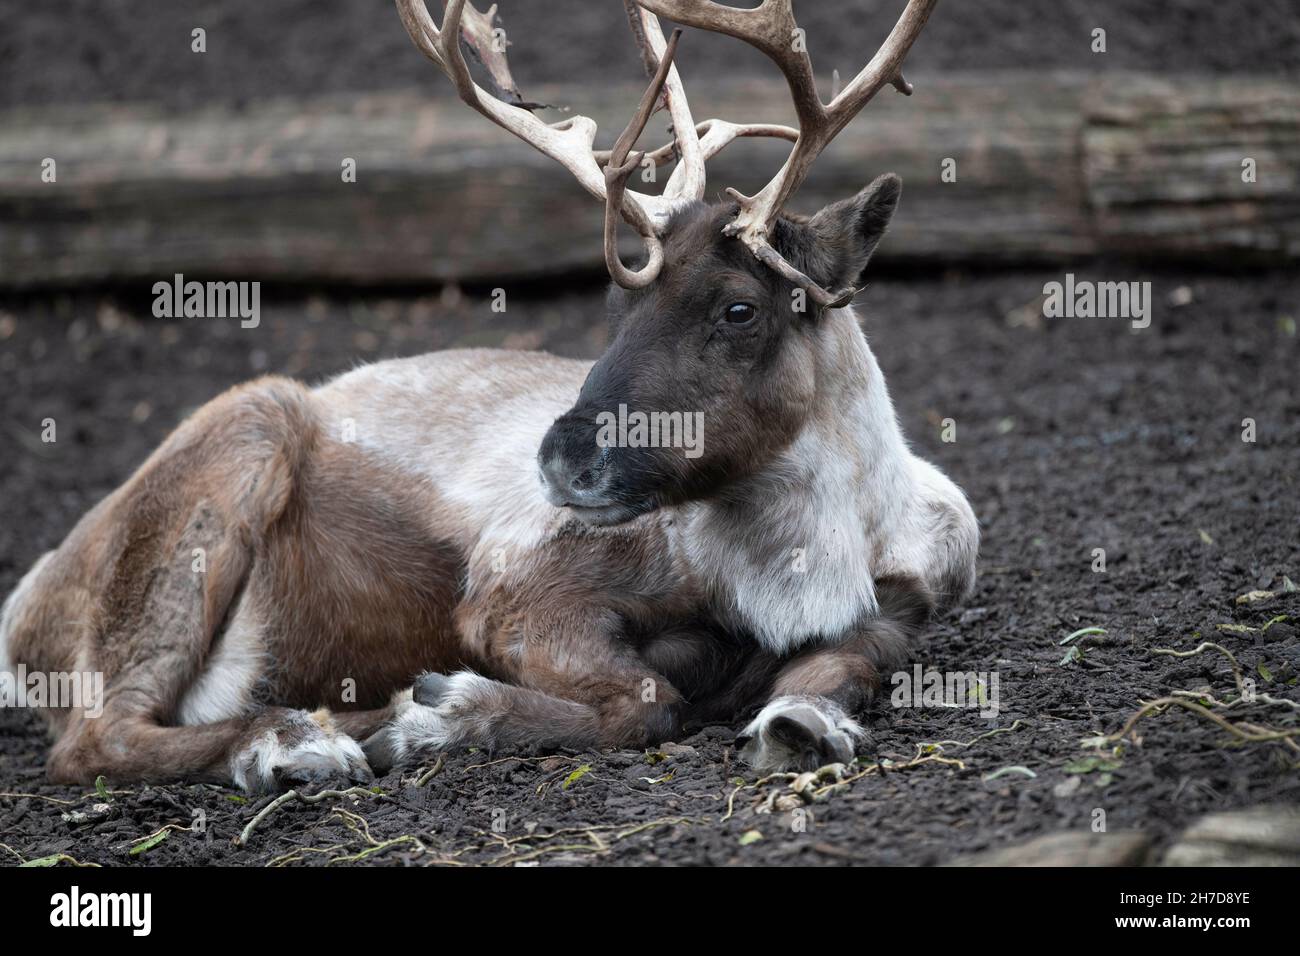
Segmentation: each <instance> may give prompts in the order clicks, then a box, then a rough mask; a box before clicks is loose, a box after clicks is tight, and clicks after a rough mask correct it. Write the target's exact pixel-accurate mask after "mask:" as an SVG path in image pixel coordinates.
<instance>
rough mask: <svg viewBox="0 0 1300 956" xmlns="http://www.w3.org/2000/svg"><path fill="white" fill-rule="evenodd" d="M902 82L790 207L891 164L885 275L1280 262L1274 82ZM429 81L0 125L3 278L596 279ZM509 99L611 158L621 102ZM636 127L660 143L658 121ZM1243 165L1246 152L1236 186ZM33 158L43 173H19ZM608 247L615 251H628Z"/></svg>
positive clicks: (575, 216) (745, 95)
mask: <svg viewBox="0 0 1300 956" xmlns="http://www.w3.org/2000/svg"><path fill="white" fill-rule="evenodd" d="M913 79H914V80H915V81H916V85H917V92H916V94H915V96H913V97H911V98H904V97H902V96H899V95H898V94H896V93H894V91H893V90H888V89H887V90H885V91H884V92H882V93H881V95H880V97H879V99H878V100H877V101H876V102H873V103H872V105H871V106H870V107H869V108H868V110H867V111H866V112H865V113H864V114H863V116H862V117H861V118H859V119H858V120H857V121H856V122H855V123H853V124H851V125H850V126H849V128H848V129H846V130H845V131H844V132H843V133H842V134H841V135H840V137H839V139H838V140H837V141H836V142H835V143H833V144H832V145H831V147H830V148H829V149H828V151H827V152H826V154H825V155H823V156H822V157H821V159H820V160H819V162H818V164H817V167H816V168H815V171H814V174H813V176H812V177H811V178H810V179H809V181H808V182H807V183H806V184H805V186H804V188H803V190H802V191H801V193H800V195H799V196H797V197H796V199H795V202H794V207H795V208H796V209H797V210H800V211H811V210H814V209H816V208H817V207H819V206H820V205H822V204H824V203H825V202H828V201H831V200H833V199H837V198H840V197H843V196H845V195H849V194H851V193H852V192H854V191H856V190H857V189H859V188H860V187H861V186H863V185H864V184H865V183H867V182H869V181H870V180H871V179H872V178H873V177H874V176H876V175H877V174H879V173H881V172H884V171H886V170H893V171H895V172H898V173H899V174H900V175H902V176H903V178H904V181H905V184H906V185H905V189H904V199H903V207H902V209H901V211H900V213H899V215H898V217H897V219H896V222H895V226H894V228H893V229H892V231H891V234H890V236H889V238H888V239H887V240H886V242H885V244H884V245H883V246H882V250H881V259H882V261H886V262H893V263H925V264H936V265H940V266H948V265H965V264H972V265H989V264H993V265H1023V264H1044V263H1066V262H1074V261H1077V260H1078V259H1079V258H1080V257H1086V256H1090V255H1094V254H1097V253H1102V252H1109V251H1113V252H1119V253H1124V254H1130V253H1140V254H1142V255H1146V256H1150V255H1155V256H1167V257H1177V258H1180V259H1184V260H1187V261H1194V262H1214V263H1222V262H1234V261H1251V262H1264V263H1272V264H1283V263H1291V262H1294V261H1295V260H1296V259H1297V258H1300V240H1298V239H1297V233H1296V229H1297V223H1300V217H1297V215H1296V211H1297V203H1298V202H1300V198H1298V197H1300V187H1298V186H1297V182H1298V181H1300V149H1298V148H1297V142H1298V137H1300V110H1297V109H1296V97H1297V94H1296V93H1295V92H1294V91H1292V90H1289V89H1286V88H1284V87H1283V86H1282V85H1281V84H1280V83H1277V82H1274V81H1270V80H1262V79H1261V80H1251V81H1244V80H1233V81H1209V80H1206V81H1195V82H1190V81H1189V82H1186V83H1180V84H1178V85H1176V86H1173V85H1163V84H1160V83H1157V82H1156V81H1153V80H1149V79H1145V78H1141V77H1136V78H1127V79H1117V80H1113V81H1106V82H1105V83H1103V84H1101V85H1097V84H1090V83H1089V82H1087V81H1085V80H1083V79H1081V78H1078V77H1070V76H1051V77H1046V76H1041V75H1032V76H1031V75H1024V74H1009V75H989V74H970V75H958V76H949V77H944V78H942V79H940V78H935V77H925V76H923V75H920V76H916V77H913ZM430 89H431V90H434V92H423V93H419V94H416V93H389V94H383V95H366V96H354V97H349V98H347V99H321V100H315V101H311V102H307V103H302V102H269V103H260V104H257V105H255V106H252V107H249V108H248V109H245V110H239V111H233V110H229V109H215V108H214V109H210V110H206V111H199V112H195V113H189V114H185V115H167V114H164V113H160V112H158V111H156V110H152V109H144V108H139V107H121V106H109V107H83V108H65V109H58V110H21V111H14V112H10V113H8V114H6V115H0V129H3V130H4V135H3V136H0V286H3V287H9V288H23V287H32V286H44V285H70V284H77V283H96V282H127V283H133V282H146V281H148V282H152V281H156V280H158V279H160V278H166V277H169V276H171V275H172V274H173V273H176V272H181V273H185V274H186V275H189V276H192V277H196V278H204V279H211V278H221V277H227V278H240V279H260V280H263V281H285V282H307V283H365V284H385V283H428V282H447V281H458V282H497V281H501V280H507V279H518V278H529V277H541V276H548V277H549V276H563V275H567V274H572V273H574V272H590V273H598V272H599V271H600V269H601V241H600V231H601V216H600V208H599V206H598V204H597V203H596V202H594V201H593V200H591V199H590V197H587V196H586V194H585V193H582V192H581V190H580V189H579V188H578V187H577V185H576V184H575V183H574V182H573V181H572V180H571V178H570V177H569V175H568V174H567V173H566V172H564V170H562V169H561V168H560V167H559V166H558V165H556V164H555V163H553V162H552V161H551V160H548V159H546V158H545V157H543V156H541V155H539V154H537V153H535V152H534V151H533V150H531V149H530V148H528V147H527V146H524V145H523V144H521V143H518V142H517V141H515V140H514V139H513V138H512V137H510V135H509V134H507V133H505V132H504V131H501V130H499V129H496V128H495V127H492V126H490V125H489V124H487V123H486V122H485V121H484V120H483V119H482V118H481V117H479V116H477V115H476V114H472V113H471V112H470V111H469V110H467V109H466V108H465V107H463V106H462V105H460V104H459V103H456V102H455V101H454V100H452V99H451V98H450V97H449V96H448V95H447V91H446V90H444V89H442V87H440V86H435V85H434V84H432V83H431V84H430ZM691 89H692V106H693V108H694V109H695V112H696V114H697V115H698V116H700V117H705V116H712V115H722V116H726V117H728V118H737V119H746V120H755V121H759V120H763V121H774V122H789V121H791V120H792V116H791V110H790V108H789V103H788V94H787V92H786V90H785V88H784V85H783V83H782V82H781V81H780V80H772V81H764V82H746V83H742V84H735V85H728V86H721V87H710V86H708V85H707V84H704V85H701V84H699V83H698V82H694V83H692V87H691ZM528 92H529V94H530V96H533V97H535V98H537V99H540V100H544V101H545V102H550V103H570V104H574V107H575V109H577V110H580V111H582V112H586V113H589V115H592V116H593V117H594V118H595V119H596V120H597V121H598V122H599V123H600V125H601V129H602V131H603V135H602V136H601V137H600V138H599V140H598V142H600V143H601V144H602V145H608V143H609V140H610V139H611V138H612V136H613V135H614V133H616V132H617V131H618V130H619V129H621V128H622V126H623V125H624V123H625V122H626V117H627V115H628V112H629V111H630V109H631V108H632V105H633V104H634V103H635V101H636V99H637V97H638V96H639V93H640V87H639V85H637V84H629V85H626V86H623V85H614V86H610V87H607V88H602V89H592V88H586V87H583V88H574V87H558V88H554V89H538V90H529V91H528ZM560 115H562V114H559V113H554V114H551V115H550V118H557V117H558V116H560ZM651 131H652V132H654V133H656V134H658V136H659V137H660V138H662V136H663V122H662V120H660V119H658V118H657V119H656V120H655V121H654V122H653V123H652V127H651ZM650 136H651V132H648V133H647V137H646V138H647V141H648V140H649V139H650ZM659 141H660V140H659V139H656V141H655V145H657V144H658V142H659ZM643 145H650V144H649V142H647V143H643ZM785 148H786V144H782V143H774V142H764V141H757V140H749V141H741V142H738V143H736V144H733V145H732V146H731V147H729V148H728V149H727V150H726V151H725V152H724V153H722V154H721V155H720V156H719V157H717V158H716V159H715V160H714V161H713V163H711V166H710V184H711V190H713V191H715V192H721V190H722V188H723V187H724V186H736V187H737V188H740V189H742V190H752V189H755V188H757V187H758V186H761V185H762V183H763V182H764V181H766V179H767V178H768V177H769V176H770V175H771V174H772V172H773V171H774V170H775V169H776V167H777V166H778V165H779V163H780V161H781V159H782V158H783V155H784V150H785ZM1246 155H1249V156H1253V157H1254V158H1255V159H1256V160H1257V163H1258V180H1257V182H1256V183H1254V184H1249V185H1248V184H1244V183H1241V181H1240V171H1241V168H1240V158H1241V157H1242V156H1246ZM47 157H48V158H51V159H53V160H55V162H56V164H57V165H56V174H57V179H56V181H55V182H44V181H42V177H41V173H42V161H43V160H44V159H45V158H47ZM345 159H352V160H355V162H356V169H357V172H356V181H355V182H344V178H343V176H342V164H343V162H344V160H345ZM945 159H953V160H955V161H956V172H957V179H956V182H944V181H943V180H942V178H941V171H942V164H943V162H944V160H945ZM666 175H667V170H666V169H663V170H660V177H661V178H662V177H664V176H666ZM635 185H638V184H636V183H635V182H634V186H635ZM625 239H626V240H627V252H628V254H629V255H631V254H632V253H633V252H635V250H636V249H637V246H638V244H637V243H636V242H635V240H634V237H632V236H630V235H629V236H627V237H625Z"/></svg>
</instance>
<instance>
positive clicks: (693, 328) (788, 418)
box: [397, 0, 937, 524]
mask: <svg viewBox="0 0 1300 956" xmlns="http://www.w3.org/2000/svg"><path fill="white" fill-rule="evenodd" d="M791 2H792V0H764V2H762V3H761V4H760V5H759V6H757V7H754V8H750V9H741V8H737V7H729V6H725V5H723V4H720V3H717V2H714V0H625V6H626V8H627V11H628V15H629V20H630V23H631V25H632V28H633V33H634V35H635V37H636V39H637V41H638V43H639V44H640V46H641V50H642V55H643V58H644V60H645V62H646V65H647V69H648V70H650V71H652V73H653V77H652V79H651V82H650V84H649V86H648V87H647V89H646V91H645V95H644V96H643V97H642V99H641V102H640V105H639V106H638V108H637V111H636V114H635V115H634V116H633V118H632V120H631V122H629V124H628V126H627V128H626V129H625V130H624V131H623V133H622V134H621V135H620V136H619V137H618V140H617V141H616V143H615V145H614V148H613V149H611V150H608V151H597V150H595V149H593V142H594V138H595V132H596V129H595V124H594V123H592V121H591V120H589V119H587V118H586V117H583V116H574V117H570V118H568V119H565V120H563V121H561V122H559V123H555V124H551V125H548V124H546V123H544V122H542V121H541V120H539V119H538V118H537V117H535V116H534V115H533V113H532V112H531V109H532V107H531V106H530V105H529V104H525V103H523V102H522V97H520V96H519V92H518V89H517V88H516V87H515V85H514V81H513V79H512V78H511V76H510V71H509V68H508V67H507V65H506V62H505V54H504V52H503V51H502V50H500V49H496V48H495V47H494V46H493V45H492V44H491V42H490V40H491V36H492V21H493V16H494V14H495V9H496V8H495V6H493V7H492V8H490V9H489V10H488V12H487V13H486V14H480V13H478V11H476V10H474V8H473V7H472V6H470V5H469V4H468V3H467V2H466V0H448V2H447V3H446V13H445V16H444V18H443V24H442V26H441V28H439V27H437V26H436V25H435V24H434V23H433V21H432V19H431V18H430V17H429V14H428V11H427V9H426V8H425V6H424V0H397V6H398V10H399V12H400V13H401V16H402V20H403V23H404V24H405V26H406V28H407V31H408V33H410V35H411V37H412V39H413V40H414V41H415V43H416V45H417V46H418V47H419V48H420V49H421V50H422V51H423V52H424V53H425V54H426V55H427V56H428V57H429V58H430V59H432V60H433V61H434V62H435V63H437V64H438V66H439V67H440V68H441V69H442V70H443V71H444V72H446V73H447V75H448V76H449V77H451V79H452V81H453V82H454V83H455V84H456V88H457V91H458V92H459V94H460V96H461V98H462V99H463V100H464V101H465V102H466V103H467V104H469V105H470V106H471V107H473V108H474V109H476V110H478V111H479V112H480V113H482V114H483V115H485V116H487V117H488V118H489V119H491V120H492V121H493V122H495V123H497V124H498V125H500V126H502V127H504V128H505V129H507V130H509V131H510V132H512V133H514V134H515V135H516V136H519V137H520V138H521V139H523V140H525V141H526V142H528V143H530V144H532V145H533V146H535V147H536V148H538V149H539V150H541V151H542V152H543V153H545V154H546V155H548V156H551V157H552V158H554V159H556V160H558V161H559V162H560V163H561V164H563V165H564V166H565V167H566V168H568V169H569V170H570V171H571V172H572V173H573V174H574V176H575V177H576V178H577V179H578V181H579V183H581V184H582V186H583V187H584V188H586V189H587V190H588V192H590V193H592V195H594V196H596V197H597V198H599V199H601V200H603V201H604V203H605V261H606V265H607V266H608V268H609V272H610V275H611V277H612V278H613V280H614V283H615V285H614V287H613V288H612V289H611V293H610V296H609V314H610V319H611V341H610V345H609V347H608V349H607V350H606V352H605V354H604V355H603V356H602V357H601V358H600V360H599V361H597V362H596V364H595V366H594V367H593V368H592V370H591V373H590V375H589V376H588V378H587V381H586V383H585V384H584V385H583V388H582V391H581V393H580V395H579V397H578V401H577V403H576V404H575V405H574V407H573V408H572V409H571V410H570V411H569V412H567V413H566V414H565V415H563V416H562V417H560V418H559V419H558V420H557V421H556V422H555V424H554V425H552V427H551V429H550V430H549V432H548V433H547V435H546V437H545V439H544V440H543V442H542V446H541V449H540V451H539V454H538V462H539V466H540V470H541V480H542V483H543V486H544V488H545V491H546V494H547V497H548V498H549V499H550V500H551V502H552V503H553V504H555V505H557V506H563V507H568V508H572V509H573V510H574V512H575V514H577V515H578V516H579V517H580V518H582V519H583V520H584V521H586V522H588V523H591V524H615V523H619V522H622V521H627V520H630V519H632V518H634V517H636V516H637V515H639V514H643V513H645V512H647V511H651V510H653V509H655V508H658V507H663V506H666V505H671V504H678V503H681V502H685V501H690V500H694V499H699V498H703V497H708V496H710V495H711V494H713V493H715V492H716V491H717V490H718V489H720V488H721V487H723V486H725V485H726V484H727V483H729V482H731V481H734V480H735V479H737V478H739V477H743V476H745V475H746V474H749V473H751V472H753V471H754V470H756V469H757V468H760V467H761V466H762V465H763V464H764V463H765V462H767V461H770V460H771V458H772V457H773V456H774V455H775V454H776V453H777V452H779V451H780V450H781V449H783V448H785V447H786V446H787V445H788V444H789V443H790V442H791V441H792V440H793V439H794V438H795V436H796V435H797V434H798V433H799V431H800V429H801V428H802V426H803V424H804V422H805V421H806V419H807V417H808V416H809V414H810V413H811V410H812V407H813V400H814V396H815V394H816V391H817V389H818V385H819V383H818V380H817V365H816V362H815V355H816V353H817V350H818V345H819V343H818V339H819V336H822V335H823V334H825V328H824V327H825V325H826V319H825V313H827V312H828V311H829V310H834V309H838V308H840V307H843V306H845V305H848V304H849V302H851V301H852V299H853V296H854V294H855V293H856V292H857V290H858V289H859V288H860V287H861V285H862V273H863V270H864V269H865V267H866V264H867V261H868V259H869V258H870V256H871V253H872V251H873V250H874V248H875V246H876V244H877V243H878V242H879V240H880V238H881V236H882V235H883V234H884V231H885V228H886V227H887V226H888V224H889V220H890V217H891V216H892V215H893V212H894V209H895V207H896V206H897V203H898V197H899V193H900V190H901V183H900V181H899V180H898V178H897V177H896V176H893V175H886V176H881V177H880V178H878V179H877V180H875V181H874V182H873V183H871V185H869V186H868V187H866V188H865V189H864V190H863V191H862V192H860V193H859V194H858V195H857V196H854V197H852V198H850V199H847V200H844V201H842V202H838V203H835V204H833V205H831V206H828V207H827V208H825V209H823V210H822V211H821V212H819V213H817V214H816V215H815V216H813V217H811V218H807V219H805V218H800V217H793V216H787V215H784V214H783V213H782V210H783V208H784V206H785V203H786V201H787V200H788V199H789V198H790V196H791V195H793V194H794V192H795V191H796V190H797V189H798V188H799V185H800V184H801V183H802V182H803V180H804V178H805V177H806V176H807V174H808V171H809V169H810V167H811V165H812V162H813V160H814V159H815V158H816V157H817V155H818V154H819V153H820V152H821V151H822V149H824V148H825V147H826V145H827V144H828V143H829V142H830V141H831V140H832V139H833V138H834V137H835V136H836V135H837V134H838V133H839V132H840V130H842V129H843V128H844V127H845V126H846V125H847V124H848V122H849V121H850V120H851V119H852V118H853V117H854V116H855V115H857V113H858V112H859V111H860V110H861V109H862V108H863V106H865V105H866V103H867V102H868V101H869V100H870V99H871V98H872V97H873V96H874V95H875V94H876V93H877V92H879V90H881V89H882V88H883V87H884V86H886V85H890V84H892V85H893V86H894V87H895V88H897V89H898V90H899V91H900V92H903V93H905V94H910V93H911V87H910V85H909V84H908V83H907V81H906V80H905V79H904V78H903V75H902V72H901V66H902V62H903V60H904V58H905V57H906V55H907V52H908V50H910V48H911V46H912V44H913V43H914V42H915V40H916V38H917V36H918V35H919V34H920V32H921V30H922V28H923V27H924V26H925V23H926V21H927V20H928V18H929V16H930V12H931V10H932V9H933V7H934V5H935V3H936V2H937V0H908V5H907V8H906V9H905V10H904V12H903V14H902V16H901V17H900V18H899V20H898V23H897V24H896V25H895V27H894V29H893V31H892V32H891V33H890V35H889V38H888V39H887V40H886V41H885V44H884V45H883V46H882V47H881V48H880V50H879V52H877V54H876V55H875V56H874V57H873V58H872V59H871V61H870V62H869V63H868V64H867V65H866V66H865V67H864V68H863V69H862V71H861V72H860V73H859V74H858V75H857V76H856V77H855V78H854V79H853V80H852V81H851V82H850V83H849V84H848V85H847V86H846V87H845V88H844V90H843V91H842V92H840V93H839V94H838V95H837V96H835V97H834V98H833V99H832V100H831V102H830V103H823V102H822V100H821V97H820V96H819V95H818V93H817V87H816V81H815V79H814V77H813V69H812V63H811V60H810V59H809V57H808V54H807V52H806V51H805V50H804V48H803V44H800V43H795V42H794V38H795V37H796V36H797V35H798V29H797V25H796V23H795V20H794V14H793V11H792V8H791ZM659 15H663V16H667V17H670V18H671V19H672V20H674V21H676V22H678V23H682V24H685V25H687V26H693V27H697V28H701V29H707V30H712V31H716V32H720V33H725V34H728V35H730V36H734V37H737V38H739V39H742V40H744V41H746V42H748V43H750V44H752V45H753V46H755V47H757V48H758V49H759V50H761V51H762V52H763V53H765V54H766V55H767V56H768V57H769V58H771V59H772V60H773V61H774V62H775V63H776V64H777V65H778V67H779V68H780V69H781V71H782V73H783V74H784V75H785V78H786V80H787V83H788V84H789V87H790V92H791V95H792V97H793V100H794V106H795V111H796V114H797V116H798V118H799V128H798V129H793V128H791V127H786V126H776V125H768V124H737V123H730V122H727V121H725V120H720V119H711V120H707V121H705V122H703V123H700V124H698V125H697V124H696V123H695V121H694V119H693V118H692V116H691V112H690V107H689V105H688V104H687V101H686V96H685V93H684V91H683V88H682V84H681V79H680V77H679V76H678V73H677V70H676V67H675V66H674V65H673V57H674V55H675V52H676V47H677V43H678V40H679V39H680V36H681V30H680V29H678V30H675V31H674V32H673V35H672V37H671V39H669V40H667V41H665V39H664V35H663V32H662V30H661V29H660V26H659V21H658V16H659ZM461 41H463V42H464V43H465V44H466V46H467V47H468V49H469V50H470V51H471V52H472V53H473V54H474V55H475V56H476V57H477V58H478V59H479V60H480V61H481V62H482V63H483V65H484V66H485V67H486V68H487V71H488V74H489V76H490V78H491V84H490V85H491V86H493V87H494V91H493V93H492V94H489V93H488V92H486V91H484V90H483V89H482V88H481V87H479V86H478V85H477V84H475V83H474V81H473V80H472V78H471V77H470V74H469V69H468V67H467V65H466V63H465V59H464V55H463V53H462V50H461ZM661 105H662V106H665V107H666V108H667V110H668V113H669V115H670V117H671V121H672V130H673V137H674V138H673V142H671V143H669V144H667V145H666V146H663V147H661V148H659V149H657V150H654V151H653V152H650V153H645V154H643V153H638V152H634V151H633V149H632V147H633V146H634V145H635V143H636V141H637V139H638V138H639V137H640V136H641V134H642V132H643V131H644V129H645V125H646V123H647V121H648V120H649V118H650V116H651V115H652V114H653V113H654V112H655V111H656V109H658V108H659V107H660V106H661ZM746 136H764V137H775V138H780V139H785V140H789V141H791V142H793V143H794V146H793V148H792V149H791V152H790V155H789V158H788V159H787V160H786V162H785V164H784V165H783V166H782V168H781V170H780V171H779V172H778V173H777V175H776V176H775V177H774V178H773V179H772V180H771V181H770V182H769V183H768V184H767V185H766V186H765V187H764V188H763V189H762V190H760V191H759V192H758V193H756V194H755V195H753V196H744V195H741V194H740V193H738V192H736V191H735V190H734V189H729V190H727V192H728V193H729V194H730V196H731V201H729V202H725V203H722V204H707V203H705V202H704V201H703V198H704V191H705V162H706V161H707V160H708V159H710V158H711V157H712V156H714V155H716V154H717V153H718V152H719V151H720V150H722V149H723V148H724V147H725V146H726V145H728V144H729V143H730V142H732V141H733V140H735V139H737V138H739V137H746ZM674 159H676V160H677V165H676V167H675V168H674V170H673V172H672V175H671V176H670V178H669V180H668V182H667V184H666V186H665V188H664V190H663V193H662V194H661V195H657V196H655V195H647V194H643V193H639V192H635V191H633V190H629V189H628V188H627V181H628V178H629V176H630V175H631V174H632V172H633V171H634V170H636V169H637V168H640V167H641V166H642V165H643V164H644V163H646V162H653V163H655V164H662V163H667V162H669V161H672V160H674ZM620 219H621V220H623V221H626V222H627V223H628V224H630V225H631V226H633V228H635V229H636V230H637V231H638V232H639V233H640V235H641V237H642V240H643V242H644V245H645V254H644V256H643V262H642V263H641V264H640V266H639V268H637V269H629V268H628V267H627V266H625V265H624V263H623V262H622V260H621V258H620V257H619V254H618V243H617V230H618V225H619V221H620ZM637 416H641V417H637ZM655 416H658V417H657V418H656V417H655ZM703 424H707V426H708V428H709V437H708V439H707V441H705V440H703V434H702V427H701V425H703ZM611 429H612V431H611ZM638 429H640V432H639V434H638V432H637V430H638ZM674 434H676V436H677V437H678V439H680V440H679V441H676V442H674V441H672V440H671V439H672V437H673V435H674ZM665 437H667V438H669V439H670V440H669V441H667V442H665V441H663V439H664V438H665ZM692 439H695V441H692ZM692 445H694V447H692ZM665 446H666V447H665ZM692 452H694V454H692Z"/></svg>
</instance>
